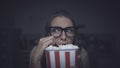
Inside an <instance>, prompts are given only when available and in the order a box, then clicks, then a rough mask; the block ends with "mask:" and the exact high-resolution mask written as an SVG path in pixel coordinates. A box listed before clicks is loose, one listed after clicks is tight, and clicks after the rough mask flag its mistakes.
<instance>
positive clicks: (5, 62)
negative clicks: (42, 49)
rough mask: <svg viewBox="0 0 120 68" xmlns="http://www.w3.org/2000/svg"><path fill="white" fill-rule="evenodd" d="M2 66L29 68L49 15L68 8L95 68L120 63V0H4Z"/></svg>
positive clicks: (0, 44) (0, 34)
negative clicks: (34, 47) (31, 55)
mask: <svg viewBox="0 0 120 68" xmlns="http://www.w3.org/2000/svg"><path fill="white" fill-rule="evenodd" d="M0 3H1V4H0V68H28V65H29V54H30V51H31V49H32V48H33V46H35V45H36V44H37V41H38V40H39V38H40V37H42V36H43V35H44V26H45V24H46V22H47V20H48V19H49V16H50V15H51V14H52V13H53V12H55V11H57V10H62V9H65V10H67V11H69V12H70V13H71V14H72V15H73V17H74V18H75V21H76V24H77V25H79V24H81V25H80V26H82V28H80V29H79V30H78V32H79V39H80V44H81V45H83V46H84V47H85V48H86V50H87V51H88V54H89V58H90V66H91V68H117V67H118V66H119V64H120V61H119V60H120V58H119V57H120V55H119V54H120V42H119V41H120V30H119V29H120V27H119V18H120V16H119V15H120V13H119V12H120V5H119V4H120V2H119V1H4V2H0Z"/></svg>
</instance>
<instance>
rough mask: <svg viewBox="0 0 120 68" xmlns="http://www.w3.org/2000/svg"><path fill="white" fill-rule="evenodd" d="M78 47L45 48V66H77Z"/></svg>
mask: <svg viewBox="0 0 120 68" xmlns="http://www.w3.org/2000/svg"><path fill="white" fill-rule="evenodd" d="M77 52H78V48H74V49H72V48H71V49H55V48H54V49H46V50H45V53H46V61H47V68H71V67H76V66H77V60H78V58H77V56H78V53H77Z"/></svg>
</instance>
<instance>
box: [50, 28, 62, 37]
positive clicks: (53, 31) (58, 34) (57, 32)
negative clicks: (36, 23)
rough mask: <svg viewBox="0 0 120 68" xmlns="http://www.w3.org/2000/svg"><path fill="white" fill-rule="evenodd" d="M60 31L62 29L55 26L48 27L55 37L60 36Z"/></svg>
mask: <svg viewBox="0 0 120 68" xmlns="http://www.w3.org/2000/svg"><path fill="white" fill-rule="evenodd" d="M61 32H62V29H60V28H57V27H51V28H50V33H51V35H53V36H55V37H58V36H60V34H61Z"/></svg>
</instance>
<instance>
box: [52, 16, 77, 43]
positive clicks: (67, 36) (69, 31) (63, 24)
mask: <svg viewBox="0 0 120 68" xmlns="http://www.w3.org/2000/svg"><path fill="white" fill-rule="evenodd" d="M50 27H51V29H50V30H51V35H52V36H54V37H55V40H54V42H55V44H57V45H62V44H71V43H73V38H74V34H75V33H74V29H73V27H74V26H73V23H72V21H71V20H70V19H69V18H67V17H64V16H58V17H55V18H54V19H53V20H52V21H51V26H50ZM52 27H53V28H52ZM64 28H65V29H64Z"/></svg>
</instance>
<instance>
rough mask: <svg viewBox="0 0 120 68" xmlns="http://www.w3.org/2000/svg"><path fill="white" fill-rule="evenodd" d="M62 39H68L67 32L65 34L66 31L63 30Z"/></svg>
mask: <svg viewBox="0 0 120 68" xmlns="http://www.w3.org/2000/svg"><path fill="white" fill-rule="evenodd" d="M61 39H62V40H65V39H66V34H65V32H64V31H63V32H62V34H61Z"/></svg>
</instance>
